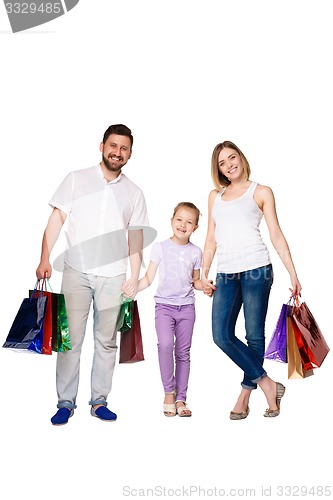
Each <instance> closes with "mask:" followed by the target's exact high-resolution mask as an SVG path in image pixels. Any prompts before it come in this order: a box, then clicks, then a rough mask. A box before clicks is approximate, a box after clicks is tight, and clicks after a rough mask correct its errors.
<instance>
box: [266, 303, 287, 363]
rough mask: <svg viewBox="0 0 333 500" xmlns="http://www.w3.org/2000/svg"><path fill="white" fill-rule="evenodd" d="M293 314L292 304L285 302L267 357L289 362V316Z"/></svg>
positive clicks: (267, 350)
mask: <svg viewBox="0 0 333 500" xmlns="http://www.w3.org/2000/svg"><path fill="white" fill-rule="evenodd" d="M291 314H292V306H291V305H290V304H289V303H288V304H283V306H282V308H281V311H280V315H279V318H278V320H277V323H276V325H275V328H274V331H273V335H272V338H271V340H270V342H269V344H268V347H267V349H266V352H265V354H264V358H265V359H273V360H275V361H280V362H281V363H287V317H288V316H290V315H291Z"/></svg>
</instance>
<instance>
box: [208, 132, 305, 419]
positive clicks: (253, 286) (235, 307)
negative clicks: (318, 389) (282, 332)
mask: <svg viewBox="0 0 333 500" xmlns="http://www.w3.org/2000/svg"><path fill="white" fill-rule="evenodd" d="M211 173H212V179H213V182H214V185H215V187H216V189H214V190H213V191H211V193H210V194H209V199H208V205H209V207H208V213H209V216H208V229H207V237H206V242H205V246H204V253H203V268H202V284H203V288H204V292H205V293H207V294H210V293H211V290H212V288H213V289H214V290H215V291H214V298H213V311H212V328H213V339H214V342H215V343H216V344H217V345H218V347H220V349H222V351H223V352H225V353H226V354H227V355H228V356H229V357H230V358H231V359H232V360H233V361H234V362H235V363H236V364H237V365H238V366H239V367H240V368H241V369H242V370H243V372H244V378H243V381H242V384H241V385H242V390H241V393H240V395H239V397H238V399H237V402H236V404H235V406H234V408H233V410H232V411H231V413H230V418H231V419H232V420H241V419H244V418H246V417H247V416H248V414H249V411H250V410H249V400H250V395H251V391H252V389H255V388H256V387H257V385H258V386H259V387H260V388H261V389H262V390H263V392H264V394H265V396H266V399H267V403H268V409H267V410H266V411H265V413H264V416H265V417H276V416H278V415H279V413H280V402H281V398H282V396H283V395H284V392H285V387H284V386H283V385H282V384H281V383H280V382H275V381H273V380H272V379H271V378H270V377H268V375H267V373H266V371H265V370H264V368H263V359H264V351H265V319H266V313H267V307H268V299H269V294H270V289H271V286H272V283H273V270H272V264H271V261H270V256H269V253H268V250H267V247H266V245H265V243H264V242H263V241H262V239H261V236H260V232H259V225H260V222H261V219H262V216H263V215H264V217H265V220H266V223H267V227H268V230H269V234H270V239H271V241H272V244H273V246H274V248H275V250H276V251H277V253H278V255H279V256H280V258H281V260H282V262H283V264H284V265H285V267H286V269H287V271H288V272H289V275H290V280H291V289H290V290H291V292H292V294H293V295H298V294H299V293H300V291H301V285H300V282H299V280H298V278H297V274H296V270H295V266H294V264H293V261H292V257H291V254H290V251H289V247H288V243H287V241H286V239H285V237H284V235H283V233H282V231H281V228H280V226H279V222H278V218H277V214H276V209H275V200H274V195H273V192H272V190H271V189H270V188H269V187H267V186H262V185H260V184H257V183H256V182H252V181H251V180H250V166H249V163H248V161H247V159H246V158H245V156H244V154H243V153H242V152H241V150H240V149H239V148H238V147H237V146H236V145H235V144H233V143H232V142H230V141H225V142H223V143H220V144H218V145H217V146H216V147H215V148H214V151H213V154H212V171H211ZM215 253H216V257H217V276H216V284H215V287H214V285H213V284H212V282H211V280H209V278H208V273H209V270H210V267H211V264H212V261H213V258H214V255H215ZM242 305H243V310H244V318H245V330H246V337H245V338H246V344H245V343H244V342H242V341H241V340H239V339H238V338H237V337H236V336H235V325H236V321H237V318H238V315H239V312H240V309H241V306H242Z"/></svg>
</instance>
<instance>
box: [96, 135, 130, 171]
mask: <svg viewBox="0 0 333 500" xmlns="http://www.w3.org/2000/svg"><path fill="white" fill-rule="evenodd" d="M100 151H101V153H102V155H103V161H102V163H103V164H104V166H105V167H106V168H107V169H108V170H109V171H110V172H119V171H120V170H121V168H122V167H123V166H124V165H126V163H127V162H128V160H129V159H130V157H131V154H132V150H131V141H130V138H129V137H127V136H125V135H118V134H111V135H109V137H108V138H107V140H106V141H105V143H103V142H102V143H101V145H100Z"/></svg>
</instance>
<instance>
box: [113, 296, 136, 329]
mask: <svg viewBox="0 0 333 500" xmlns="http://www.w3.org/2000/svg"><path fill="white" fill-rule="evenodd" d="M132 320H133V300H131V299H125V300H124V302H123V303H122V304H121V306H120V311H119V316H118V323H117V331H118V332H121V333H124V332H127V331H128V330H129V329H130V328H131V326H132Z"/></svg>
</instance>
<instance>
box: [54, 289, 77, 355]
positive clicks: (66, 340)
mask: <svg viewBox="0 0 333 500" xmlns="http://www.w3.org/2000/svg"><path fill="white" fill-rule="evenodd" d="M71 349H72V345H71V339H70V334H69V327H68V318H67V310H66V302H65V296H64V294H63V293H52V350H53V351H55V352H66V351H70V350H71Z"/></svg>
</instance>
